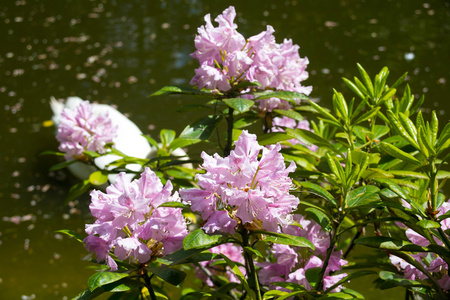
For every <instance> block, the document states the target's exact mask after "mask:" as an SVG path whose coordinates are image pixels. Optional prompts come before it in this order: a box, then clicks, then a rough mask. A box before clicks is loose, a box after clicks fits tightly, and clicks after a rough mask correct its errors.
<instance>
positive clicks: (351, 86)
mask: <svg viewBox="0 0 450 300" xmlns="http://www.w3.org/2000/svg"><path fill="white" fill-rule="evenodd" d="M342 80H343V81H344V82H345V84H346V85H347V86H348V87H349V88H350V89H351V90H352V91H353V92H354V93H355V94H356V95H358V97H359V98H361V99H364V98H365V97H366V96H365V95H364V93H363V91H361V90H360V89H359V88H358V87H357V86H356V84H354V83H353V82H351V81H350V80H348V79H347V78H342Z"/></svg>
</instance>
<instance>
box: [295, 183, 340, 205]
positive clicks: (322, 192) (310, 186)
mask: <svg viewBox="0 0 450 300" xmlns="http://www.w3.org/2000/svg"><path fill="white" fill-rule="evenodd" d="M297 183H298V184H299V185H300V186H302V187H304V188H305V189H306V190H308V192H310V193H312V194H314V195H317V196H319V197H321V198H324V199H326V200H328V201H330V202H331V203H333V204H334V205H336V201H335V200H334V197H333V195H331V194H330V193H329V192H328V191H327V190H326V189H324V188H323V187H321V186H319V185H317V184H315V183H312V182H309V181H299V182H297Z"/></svg>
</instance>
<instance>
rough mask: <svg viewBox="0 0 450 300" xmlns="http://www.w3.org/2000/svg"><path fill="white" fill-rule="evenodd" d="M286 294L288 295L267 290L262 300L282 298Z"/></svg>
mask: <svg viewBox="0 0 450 300" xmlns="http://www.w3.org/2000/svg"><path fill="white" fill-rule="evenodd" d="M287 294H288V292H284V291H279V290H269V291H267V292H265V293H264V295H263V300H268V299H274V297H282V296H284V295H287ZM277 299H280V298H277Z"/></svg>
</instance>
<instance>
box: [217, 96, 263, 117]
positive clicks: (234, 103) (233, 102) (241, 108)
mask: <svg viewBox="0 0 450 300" xmlns="http://www.w3.org/2000/svg"><path fill="white" fill-rule="evenodd" d="M222 101H223V102H224V103H225V104H226V105H228V106H229V107H231V108H233V109H234V114H236V115H237V114H241V113H244V112H246V111H249V110H250V108H251V107H252V106H253V105H254V104H255V102H254V101H252V100H249V99H245V98H231V99H223V100H222Z"/></svg>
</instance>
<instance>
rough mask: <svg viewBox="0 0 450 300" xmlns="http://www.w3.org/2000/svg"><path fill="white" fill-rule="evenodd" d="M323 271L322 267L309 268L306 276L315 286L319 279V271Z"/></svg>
mask: <svg viewBox="0 0 450 300" xmlns="http://www.w3.org/2000/svg"><path fill="white" fill-rule="evenodd" d="M320 271H322V268H319V267H317V268H309V269H307V270H306V271H305V277H306V279H307V280H308V282H309V284H310V285H311V286H312V287H313V288H314V287H315V286H316V284H317V281H318V280H319V273H320Z"/></svg>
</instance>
